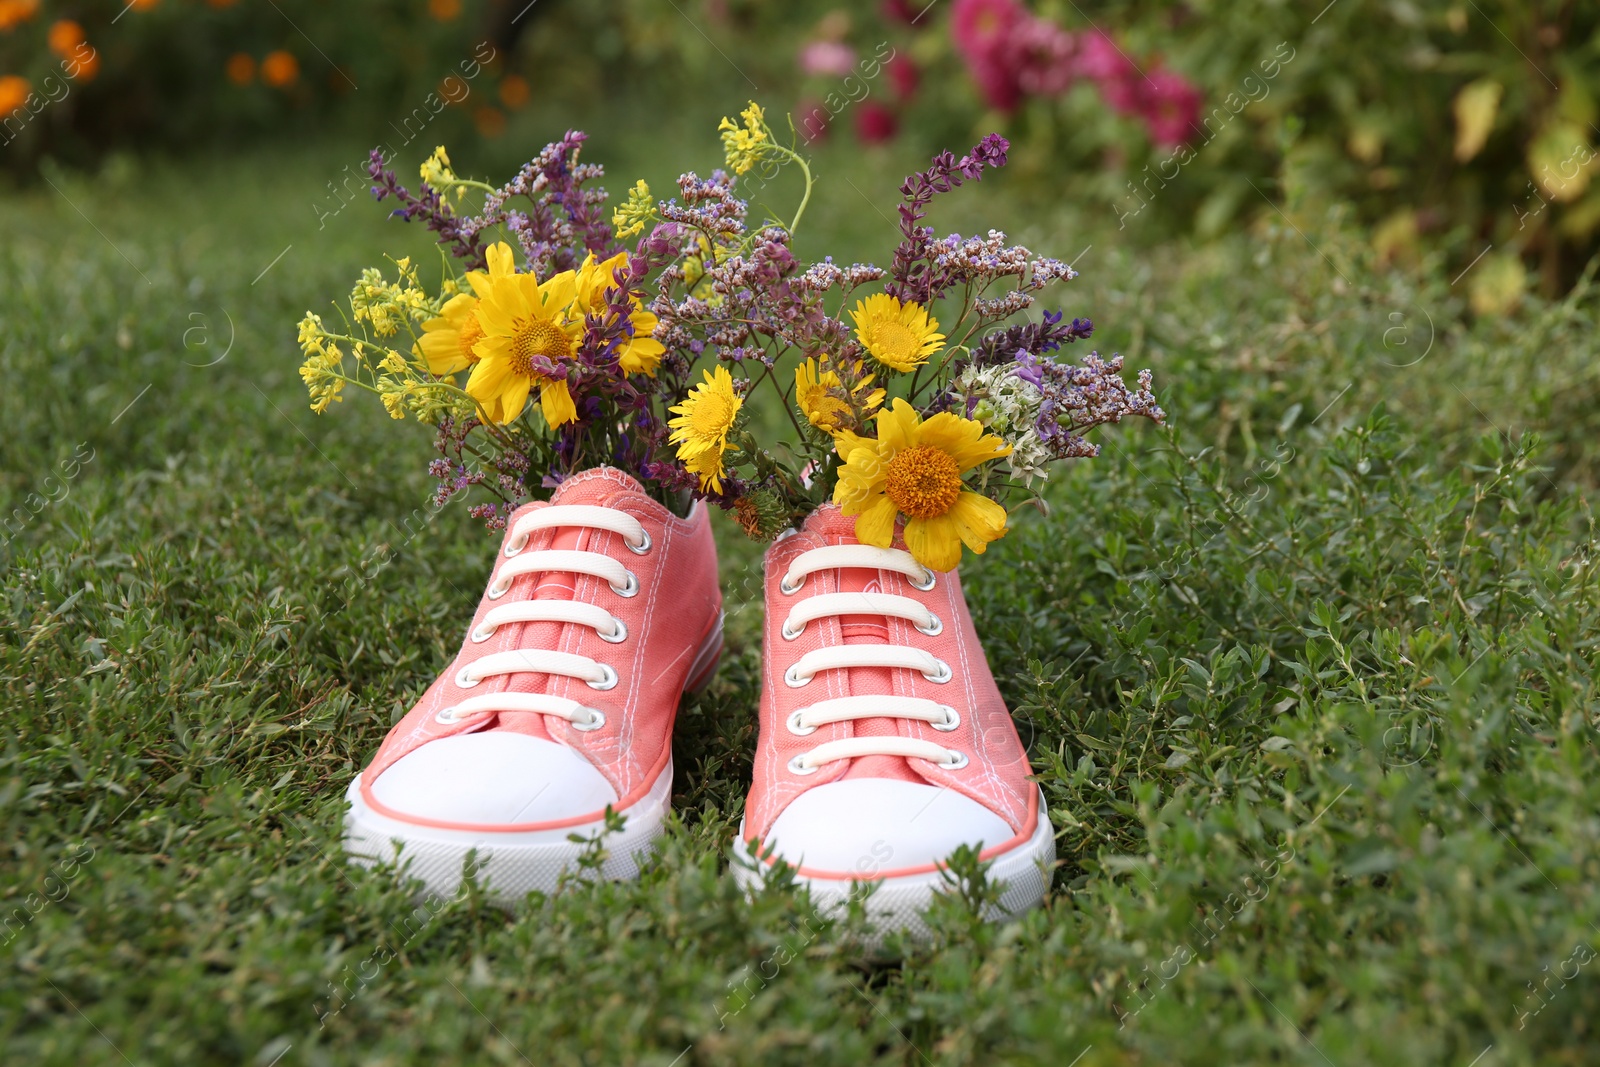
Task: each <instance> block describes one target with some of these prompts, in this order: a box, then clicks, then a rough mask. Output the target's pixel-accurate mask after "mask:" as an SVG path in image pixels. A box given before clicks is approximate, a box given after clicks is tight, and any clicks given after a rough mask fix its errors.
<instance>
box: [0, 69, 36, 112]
mask: <svg viewBox="0 0 1600 1067" xmlns="http://www.w3.org/2000/svg"><path fill="white" fill-rule="evenodd" d="M31 91H32V86H30V85H29V84H28V79H26V78H19V77H17V76H16V75H15V74H7V75H6V76H5V77H3V78H0V118H4V117H6V116H8V115H10V114H11V113H12V112H13V111H15V110H17V108H19V107H21V106H22V105H23V102H24V101H26V100H27V99H28V93H29V92H31Z"/></svg>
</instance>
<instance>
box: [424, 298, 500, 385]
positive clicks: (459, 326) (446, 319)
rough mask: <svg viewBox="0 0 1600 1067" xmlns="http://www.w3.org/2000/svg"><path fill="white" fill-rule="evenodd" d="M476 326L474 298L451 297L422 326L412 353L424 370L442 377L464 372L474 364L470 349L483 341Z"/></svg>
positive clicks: (476, 300) (481, 334) (475, 301)
mask: <svg viewBox="0 0 1600 1067" xmlns="http://www.w3.org/2000/svg"><path fill="white" fill-rule="evenodd" d="M483 336H484V334H483V327H482V326H481V325H480V324H479V323H478V298H477V297H475V296H472V295H471V294H468V293H461V294H460V295H458V296H453V297H451V298H450V299H449V300H448V301H446V302H445V305H444V307H442V308H440V309H439V317H438V318H436V319H429V320H428V321H427V322H424V323H423V324H422V336H421V337H419V338H418V339H417V343H416V345H415V347H413V348H412V352H413V353H414V354H415V355H416V356H417V357H418V358H420V359H424V360H426V361H427V363H428V370H430V371H432V372H433V373H434V374H437V375H440V376H443V375H446V374H454V373H455V372H456V371H458V370H466V369H467V368H468V367H470V366H472V365H473V364H474V363H476V362H478V353H477V352H475V351H474V350H473V349H474V346H476V345H477V343H478V342H479V341H481V340H483Z"/></svg>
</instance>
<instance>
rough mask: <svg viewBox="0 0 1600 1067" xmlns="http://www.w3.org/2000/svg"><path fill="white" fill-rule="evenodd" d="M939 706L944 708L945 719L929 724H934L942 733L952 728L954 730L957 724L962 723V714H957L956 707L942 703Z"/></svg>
mask: <svg viewBox="0 0 1600 1067" xmlns="http://www.w3.org/2000/svg"><path fill="white" fill-rule="evenodd" d="M939 706H940V707H942V708H943V709H944V721H943V722H933V723H929V724H928V725H929V726H932V727H933V728H934V729H935V730H938V731H939V732H940V733H942V734H947V733H949V732H950V731H951V730H954V729H955V728H956V727H957V726H960V725H961V716H960V715H957V714H956V709H955V708H952V707H951V706H950V705H949V704H941V705H939Z"/></svg>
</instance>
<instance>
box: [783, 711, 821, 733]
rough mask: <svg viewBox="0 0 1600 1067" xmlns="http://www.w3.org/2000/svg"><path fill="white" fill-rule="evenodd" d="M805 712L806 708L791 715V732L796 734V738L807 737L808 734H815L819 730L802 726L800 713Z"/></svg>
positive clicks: (789, 721) (789, 720) (789, 723)
mask: <svg viewBox="0 0 1600 1067" xmlns="http://www.w3.org/2000/svg"><path fill="white" fill-rule="evenodd" d="M804 710H805V709H804V708H798V709H796V710H794V711H791V712H790V713H789V719H788V726H789V732H790V733H791V734H794V735H795V736H796V737H805V736H807V735H808V734H814V733H816V732H817V728H816V727H815V726H804V725H802V724H801V722H800V713H801V712H802V711H804Z"/></svg>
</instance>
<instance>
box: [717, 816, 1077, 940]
mask: <svg viewBox="0 0 1600 1067" xmlns="http://www.w3.org/2000/svg"><path fill="white" fill-rule="evenodd" d="M733 851H734V862H733V865H732V866H733V876H734V878H735V879H736V880H737V881H738V882H739V884H740V885H741V886H743V887H744V888H745V889H746V890H747V891H750V892H754V891H755V890H757V889H759V888H760V887H761V885H762V880H763V877H762V872H763V870H764V869H766V865H764V864H759V863H758V862H757V861H756V858H755V856H754V855H753V854H752V853H751V851H750V849H749V846H748V845H747V844H746V843H745V839H744V822H743V820H741V821H740V823H739V836H738V837H737V839H735V841H734V843H733ZM1055 859H1056V837H1055V830H1054V829H1052V828H1051V826H1050V820H1049V819H1048V818H1047V817H1046V816H1045V810H1044V797H1043V796H1042V795H1041V796H1040V798H1039V822H1038V825H1037V826H1036V827H1035V828H1034V831H1033V836H1031V837H1030V838H1028V840H1026V841H1024V842H1022V843H1021V844H1020V845H1017V846H1016V847H1014V848H1012V849H1010V850H1008V851H1006V852H1002V853H1001V854H1000V855H998V856H996V857H994V859H993V860H991V861H990V863H989V881H990V882H991V884H1000V885H1002V889H1001V892H1000V898H999V902H998V904H997V905H995V906H992V907H990V908H989V909H988V910H987V911H986V912H985V914H984V918H985V919H986V920H987V921H989V922H1005V921H1007V920H1008V919H1014V918H1016V917H1017V916H1019V915H1021V914H1022V913H1024V912H1026V911H1028V910H1029V909H1030V908H1035V907H1038V906H1039V904H1040V903H1042V902H1043V900H1044V898H1045V894H1046V893H1047V892H1049V889H1050V872H1051V868H1052V867H1053V866H1054V864H1055ZM795 884H797V885H803V886H805V887H806V888H807V890H809V891H810V893H811V900H812V902H813V903H814V904H815V905H816V906H817V907H818V909H819V910H820V911H822V912H823V913H824V914H843V913H844V911H845V909H846V906H847V905H848V903H849V901H850V898H851V896H852V894H853V893H855V892H858V890H857V888H856V887H857V886H876V888H875V889H874V890H873V892H872V895H871V896H870V897H868V898H867V902H866V905H867V915H868V917H869V918H870V919H871V921H872V923H873V925H874V926H875V927H876V928H877V930H878V932H879V934H880V935H881V934H884V933H887V932H889V931H891V930H904V931H906V932H907V933H908V934H910V935H911V936H912V937H914V938H918V939H921V940H927V939H929V938H931V937H932V935H933V932H932V930H930V929H929V927H928V923H927V919H926V918H925V913H926V912H927V910H928V907H929V905H931V904H932V903H933V897H934V894H935V893H937V892H940V891H944V890H948V888H949V883H948V882H947V881H946V880H945V877H944V875H943V873H942V872H941V871H929V872H927V873H924V874H908V875H903V876H901V877H898V878H877V879H871V880H868V881H864V882H857V881H851V880H848V879H842V878H811V877H807V876H805V875H799V874H797V875H796V876H795Z"/></svg>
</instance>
